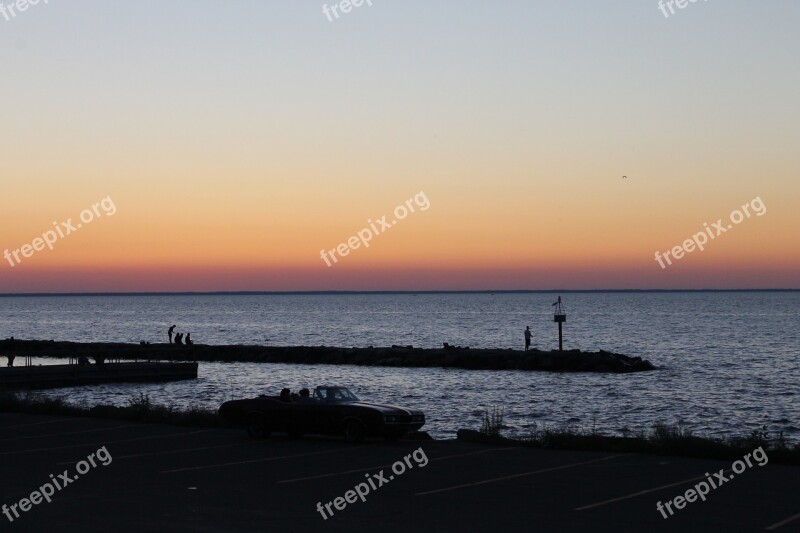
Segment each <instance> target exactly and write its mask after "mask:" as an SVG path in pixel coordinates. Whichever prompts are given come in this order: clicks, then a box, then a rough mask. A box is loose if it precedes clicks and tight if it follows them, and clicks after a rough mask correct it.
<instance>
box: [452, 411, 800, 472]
mask: <svg viewBox="0 0 800 533" xmlns="http://www.w3.org/2000/svg"><path fill="white" fill-rule="evenodd" d="M503 427H504V426H503V410H502V409H501V408H497V407H495V408H493V409H492V410H491V411H484V415H483V423H482V425H481V428H480V430H472V429H460V430H458V433H457V438H458V440H463V441H465V442H478V443H482V444H490V445H493V446H519V447H527V448H540V449H550V450H577V451H604V452H616V453H639V454H648V455H664V456H679V457H692V458H696V459H715V460H716V459H718V460H731V461H732V460H735V459H738V458H741V457H742V456H743V455H745V454H746V453H748V452H752V451H753V450H754V449H756V448H759V447H761V448H763V450H764V451H765V452H767V454H768V455H769V460H770V462H775V463H781V464H790V465H800V443H796V444H794V446H792V444H791V443H789V442H788V441H787V439H786V437H785V435H784V434H783V432H779V433H775V432H770V431H768V430H767V427H766V426H763V427H762V428H759V429H755V430H753V431H752V432H751V433H750V435H747V436H734V437H725V438H720V437H712V436H706V435H695V434H694V433H693V432H692V430H691V429H689V428H687V427H686V426H685V425H683V424H680V423H679V424H675V425H669V424H665V423H662V422H658V423H656V424H654V425H653V426H652V427H651V428H650V429H649V430H639V431H630V430H627V429H625V430H621V431H620V433H621V435H619V436H615V435H608V434H606V433H601V432H599V431H597V430H596V428H595V427H592V428H589V429H586V428H583V429H581V428H578V427H576V426H574V425H571V424H565V425H561V426H557V427H549V426H542V427H541V428H540V427H539V426H538V425H536V424H534V427H533V428H532V430H531V431H530V434H529V435H527V436H522V437H515V438H509V437H504V436H502V435H501V430H502V429H503Z"/></svg>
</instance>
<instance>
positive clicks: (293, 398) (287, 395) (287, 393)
mask: <svg viewBox="0 0 800 533" xmlns="http://www.w3.org/2000/svg"><path fill="white" fill-rule="evenodd" d="M279 399H280V401H282V402H286V403H290V402H297V403H306V402H311V401H312V400H311V393H310V392H309V390H308V389H306V388H303V389H300V394H299V395H298V394H295V393H293V392H292V391H291V389H283V390H282V391H281V395H280V396H279Z"/></svg>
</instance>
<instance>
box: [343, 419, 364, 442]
mask: <svg viewBox="0 0 800 533" xmlns="http://www.w3.org/2000/svg"><path fill="white" fill-rule="evenodd" d="M344 440H346V441H347V442H361V441H363V440H364V424H362V423H361V422H359V421H358V420H351V421H349V422H348V423H347V425H346V426H345V427H344Z"/></svg>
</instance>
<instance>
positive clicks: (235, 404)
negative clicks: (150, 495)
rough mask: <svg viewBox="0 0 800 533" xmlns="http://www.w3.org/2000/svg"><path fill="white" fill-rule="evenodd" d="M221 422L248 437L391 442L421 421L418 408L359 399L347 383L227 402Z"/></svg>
mask: <svg viewBox="0 0 800 533" xmlns="http://www.w3.org/2000/svg"><path fill="white" fill-rule="evenodd" d="M219 414H220V416H221V417H222V419H223V420H226V421H227V422H229V423H231V424H233V425H239V426H244V427H245V429H246V430H247V434H248V435H250V437H252V438H256V439H263V438H266V437H268V436H269V435H270V434H271V433H273V432H280V433H288V434H289V435H291V436H295V437H298V436H301V435H304V434H318V435H336V436H344V438H345V440H347V441H348V442H360V441H363V440H364V439H365V438H367V437H383V438H385V439H387V440H396V439H399V438H401V437H402V436H403V435H406V434H407V433H411V432H413V431H417V430H418V429H420V428H421V427H422V426H423V425H425V414H424V413H423V412H422V411H417V410H412V409H404V408H402V407H397V406H395V405H382V404H376V403H369V402H365V401H362V400H360V399H359V398H358V396H356V395H355V394H353V393H352V392H351V391H350V390H349V389H348V388H347V387H339V386H320V387H316V388H315V389H314V393H313V394H312V395H310V397H308V396H307V397H302V396H300V397H295V398H292V397H291V396H290V395H289V392H288V389H284V390H283V392H282V393H281V395H280V396H259V397H258V398H250V399H247V400H231V401H228V402H225V403H223V404H222V405H221V406H220V408H219Z"/></svg>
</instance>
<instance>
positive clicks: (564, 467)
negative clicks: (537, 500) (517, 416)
mask: <svg viewBox="0 0 800 533" xmlns="http://www.w3.org/2000/svg"><path fill="white" fill-rule="evenodd" d="M626 455H628V454H624V453H623V454H618V455H609V456H607V457H601V458H600V459H593V460H591V461H583V462H580V463H572V464H568V465H561V466H554V467H551V468H543V469H541V470H534V471H532V472H523V473H521V474H513V475H511V476H503V477H496V478H492V479H485V480H483V481H476V482H474V483H464V484H463V485H455V486H452V487H446V488H443V489H435V490H429V491H425V492H418V493H417V494H416V495H417V496H426V495H428V494H436V493H439V492H448V491H451V490H458V489H464V488H467V487H477V486H478V485H487V484H489V483H497V482H498V481H506V480H509V479H517V478H521V477H525V476H533V475H536V474H544V473H546V472H555V471H556V470H565V469H567V468H573V467H576V466H583V465H590V464H592V463H599V462H601V461H608V460H611V459H616V458H617V457H625V456H626Z"/></svg>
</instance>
